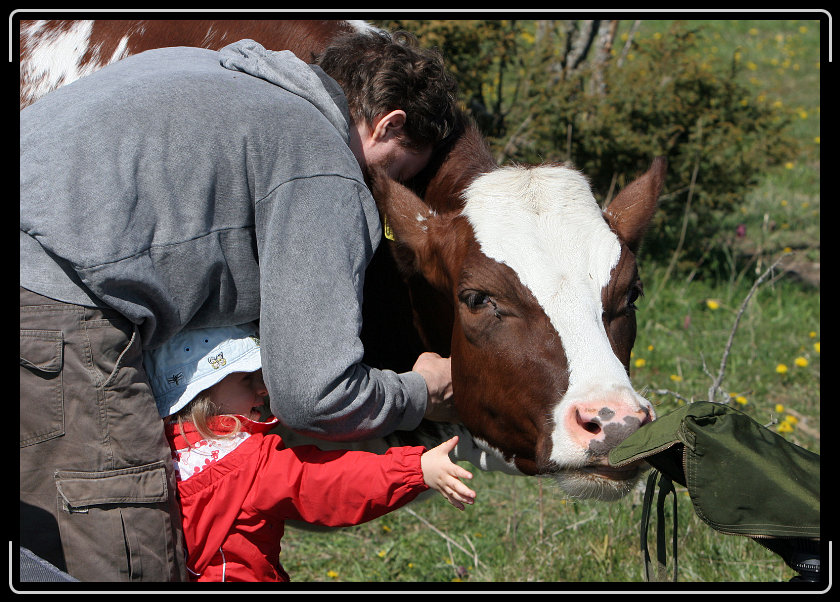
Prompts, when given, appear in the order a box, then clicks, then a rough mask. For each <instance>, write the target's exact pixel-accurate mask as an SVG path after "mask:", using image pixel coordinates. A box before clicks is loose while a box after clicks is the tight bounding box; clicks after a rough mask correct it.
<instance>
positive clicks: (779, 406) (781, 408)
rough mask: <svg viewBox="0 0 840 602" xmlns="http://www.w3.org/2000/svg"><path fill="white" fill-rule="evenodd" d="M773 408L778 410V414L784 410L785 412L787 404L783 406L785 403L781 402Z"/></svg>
mask: <svg viewBox="0 0 840 602" xmlns="http://www.w3.org/2000/svg"><path fill="white" fill-rule="evenodd" d="M773 409H774V410H776V413H777V414H781V413H782V412H784V411H785V406H783V405H782V404H780V403H777V404H776V407H775V408H773Z"/></svg>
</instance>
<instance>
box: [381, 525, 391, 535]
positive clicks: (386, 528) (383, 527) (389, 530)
mask: <svg viewBox="0 0 840 602" xmlns="http://www.w3.org/2000/svg"><path fill="white" fill-rule="evenodd" d="M382 530H383V531H385V533H390V532H391V527H389V526H388V525H382Z"/></svg>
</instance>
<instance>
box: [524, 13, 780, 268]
mask: <svg viewBox="0 0 840 602" xmlns="http://www.w3.org/2000/svg"><path fill="white" fill-rule="evenodd" d="M698 39H699V36H698V34H697V33H696V32H693V31H685V30H681V29H678V28H674V29H672V30H671V31H670V32H669V33H668V34H667V35H659V36H653V37H649V38H647V39H645V40H642V41H639V42H638V43H635V44H634V45H633V50H632V51H631V53H630V54H629V55H628V60H625V61H624V62H623V64H622V65H621V66H618V65H617V63H616V62H615V61H611V62H609V63H607V65H606V67H605V71H604V76H603V77H604V81H605V82H606V86H605V91H604V92H603V93H600V92H598V91H592V90H591V86H590V85H588V81H589V80H590V79H591V78H592V76H593V69H592V68H589V69H585V70H581V71H578V72H576V73H574V74H573V75H572V76H571V77H570V78H568V79H566V80H564V81H561V82H558V83H557V85H556V86H555V87H554V88H553V89H551V90H547V91H546V92H547V94H546V98H545V102H544V103H541V104H543V109H542V110H541V111H540V113H539V114H538V115H535V121H538V122H539V124H536V125H535V127H534V129H533V134H534V143H533V144H531V145H528V146H527V147H526V146H523V147H520V148H519V152H518V153H517V154H515V155H514V156H511V157H510V159H512V160H515V161H522V162H527V163H530V162H535V161H540V160H545V159H566V158H567V156H566V154H567V153H569V156H568V158H569V159H571V161H572V162H573V163H574V164H575V165H576V166H577V167H578V168H580V169H581V170H583V172H584V173H586V174H587V176H588V177H589V178H590V180H591V183H592V185H593V189H594V190H595V191H596V195H597V196H598V197H599V198H600V199H607V198H608V196H610V195H614V194H615V192H617V190H619V189H620V188H621V187H622V186H623V185H625V184H627V183H629V182H630V181H631V180H632V179H633V177H635V175H637V174H639V173H641V172H642V171H644V170H645V169H646V168H647V166H648V165H649V163H650V161H651V158H652V157H653V156H656V155H664V156H666V157H667V158H668V164H669V167H668V180H667V182H666V185H665V193H664V194H663V196H662V198H661V200H660V211H659V212H658V213H657V215H656V218H655V223H654V225H653V231H654V232H655V235H651V236H649V237H648V238H647V240H646V246H645V252H646V254H647V255H648V256H651V257H652V258H654V259H660V260H667V259H668V258H669V257H670V256H671V254H672V253H673V252H674V250H675V249H676V248H677V247H678V245H679V240H680V238H681V235H682V233H683V229H684V220H685V219H686V217H687V222H686V224H685V231H686V232H685V236H684V241H683V243H682V255H681V259H682V260H683V261H684V262H686V263H687V264H691V265H696V262H697V261H698V260H699V259H700V257H701V256H702V255H704V253H708V252H709V251H710V250H711V251H714V247H715V244H716V243H717V242H719V241H718V238H717V237H718V234H719V233H718V229H719V222H720V220H721V219H722V218H723V217H724V216H725V215H727V214H730V213H732V212H733V211H734V210H737V208H738V207H739V205H741V204H742V203H743V202H744V199H745V196H746V194H747V192H748V191H749V190H750V189H751V187H753V186H754V185H755V184H757V183H758V182H759V181H760V179H761V178H762V176H763V175H764V173H765V172H766V171H767V169H768V168H770V167H771V166H774V165H777V164H779V163H781V162H783V161H784V160H786V159H788V158H789V157H790V156H791V155H792V154H793V153H794V152H795V146H794V141H793V139H792V138H790V137H789V136H788V135H787V133H786V129H787V127H788V124H789V119H788V118H787V117H785V116H784V115H782V114H781V113H780V112H779V111H778V110H776V109H774V108H773V107H772V106H768V105H766V104H761V103H759V102H758V101H757V100H756V99H755V98H754V97H753V96H752V94H751V93H750V92H749V91H748V90H747V89H745V88H744V87H743V86H741V85H740V84H738V83H737V82H736V75H737V64H736V62H735V61H733V62H732V64H731V65H721V64H720V62H719V61H718V62H717V64H715V63H713V62H711V61H707V60H706V59H705V58H704V57H703V56H702V54H701V53H700V52H699V48H698ZM570 130H571V137H570V138H569V133H570ZM569 141H570V144H569ZM567 145H568V146H567ZM695 170H696V177H695V182H694V185H693V186H692V176H693V175H694V174H695ZM689 201H690V206H689V211H688V214H687V216H686V206H687V203H689ZM706 265H707V266H710V267H714V263H713V262H710V261H707V262H706Z"/></svg>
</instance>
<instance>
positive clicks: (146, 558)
mask: <svg viewBox="0 0 840 602" xmlns="http://www.w3.org/2000/svg"><path fill="white" fill-rule="evenodd" d="M170 457H171V456H170V451H169V446H168V444H167V442H166V438H165V436H164V432H163V422H162V421H161V419H160V416H159V415H158V412H157V409H156V408H155V402H154V398H153V397H152V393H151V389H150V388H149V385H148V381H147V378H146V373H145V370H144V369H143V363H142V353H141V346H140V337H139V334H138V332H137V329H136V328H135V326H134V325H133V324H132V323H131V322H129V321H128V320H127V319H125V318H123V317H122V316H120V315H119V314H116V313H115V312H109V311H103V310H99V309H94V308H90V307H82V306H78V305H70V304H67V303H61V302H58V301H54V300H52V299H48V298H46V297H42V296H40V295H37V294H35V293H32V292H30V291H28V290H26V289H23V288H21V289H20V544H21V545H22V546H23V547H25V548H28V549H29V550H31V551H32V552H34V553H35V554H37V555H39V556H41V557H42V558H44V559H45V560H47V561H49V562H51V563H52V564H54V565H55V566H56V567H58V568H59V569H62V570H64V571H66V572H67V573H69V574H70V575H72V576H73V577H75V578H76V579H79V580H80V581H184V580H185V579H186V575H185V568H184V554H183V544H182V536H181V526H180V514H179V510H178V503H177V499H176V496H175V491H176V489H175V479H174V474H173V470H172V463H171V460H170Z"/></svg>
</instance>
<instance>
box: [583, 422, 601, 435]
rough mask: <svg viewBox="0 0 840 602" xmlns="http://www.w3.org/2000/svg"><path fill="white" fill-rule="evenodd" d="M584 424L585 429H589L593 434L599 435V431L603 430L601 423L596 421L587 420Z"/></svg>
mask: <svg viewBox="0 0 840 602" xmlns="http://www.w3.org/2000/svg"><path fill="white" fill-rule="evenodd" d="M582 426H583V428H584V429H585V430H587V431H589V432H590V433H592V434H593V435H597V434H598V433H600V432H601V427H600V425H598V424H597V423H595V422H585V423H584V424H583V425H582Z"/></svg>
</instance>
